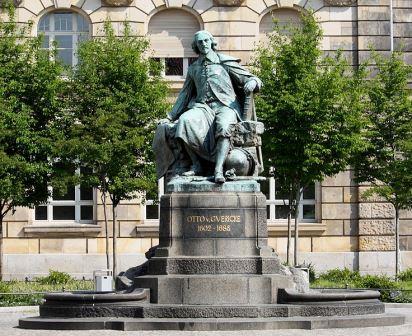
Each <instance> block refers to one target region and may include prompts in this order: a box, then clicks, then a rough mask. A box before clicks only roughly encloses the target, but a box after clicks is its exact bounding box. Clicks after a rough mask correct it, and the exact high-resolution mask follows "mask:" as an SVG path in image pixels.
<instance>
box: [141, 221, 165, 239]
mask: <svg viewBox="0 0 412 336" xmlns="http://www.w3.org/2000/svg"><path fill="white" fill-rule="evenodd" d="M136 237H139V238H158V237H159V220H158V219H145V220H143V221H142V224H141V225H137V226H136Z"/></svg>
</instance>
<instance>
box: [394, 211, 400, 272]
mask: <svg viewBox="0 0 412 336" xmlns="http://www.w3.org/2000/svg"><path fill="white" fill-rule="evenodd" d="M400 271H401V253H400V249H399V209H398V208H397V207H395V279H396V280H398V276H399V272H400Z"/></svg>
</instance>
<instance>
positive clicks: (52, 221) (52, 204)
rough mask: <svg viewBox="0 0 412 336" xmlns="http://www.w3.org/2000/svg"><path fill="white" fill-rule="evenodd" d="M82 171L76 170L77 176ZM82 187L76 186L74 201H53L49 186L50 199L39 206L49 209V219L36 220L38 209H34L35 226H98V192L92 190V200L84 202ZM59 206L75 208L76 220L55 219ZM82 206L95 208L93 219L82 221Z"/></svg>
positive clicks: (51, 190) (51, 189)
mask: <svg viewBox="0 0 412 336" xmlns="http://www.w3.org/2000/svg"><path fill="white" fill-rule="evenodd" d="M79 173H80V170H79V169H76V174H79ZM80 188H81V185H80V184H77V185H75V186H74V200H53V188H52V187H51V186H48V190H49V195H50V196H49V198H48V200H47V203H44V204H41V205H39V206H46V207H47V219H36V207H37V206H36V207H34V209H33V222H34V223H35V224H49V225H51V224H96V217H97V214H96V205H97V192H96V189H95V188H92V199H91V200H82V199H81V189H80ZM57 206H74V214H75V216H74V220H70V219H53V207H57ZM82 206H92V208H93V218H92V219H87V220H82V219H81V207H82Z"/></svg>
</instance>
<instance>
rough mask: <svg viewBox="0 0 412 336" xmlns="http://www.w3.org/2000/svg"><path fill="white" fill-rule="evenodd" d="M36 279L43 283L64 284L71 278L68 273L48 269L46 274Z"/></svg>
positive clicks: (71, 279)
mask: <svg viewBox="0 0 412 336" xmlns="http://www.w3.org/2000/svg"><path fill="white" fill-rule="evenodd" d="M36 281H37V282H38V283H40V284H43V285H65V284H67V283H68V282H69V281H73V278H72V277H71V276H70V274H69V273H65V272H59V271H54V270H49V275H48V276H45V277H39V278H36Z"/></svg>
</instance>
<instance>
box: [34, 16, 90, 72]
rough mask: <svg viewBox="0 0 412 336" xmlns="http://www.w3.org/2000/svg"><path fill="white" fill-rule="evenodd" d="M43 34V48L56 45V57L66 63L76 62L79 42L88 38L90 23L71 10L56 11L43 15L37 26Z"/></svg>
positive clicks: (73, 63)
mask: <svg viewBox="0 0 412 336" xmlns="http://www.w3.org/2000/svg"><path fill="white" fill-rule="evenodd" d="M37 31H38V33H39V34H40V33H42V34H44V42H43V46H44V48H50V47H51V46H52V45H53V43H56V45H57V56H58V58H59V59H60V60H61V61H62V62H63V63H64V64H67V65H70V66H73V65H76V64H77V58H76V52H77V45H78V43H79V42H81V41H83V40H85V39H88V38H89V32H90V23H89V21H88V20H87V19H86V18H85V17H84V16H83V15H80V14H78V13H75V12H72V11H58V12H52V13H48V14H46V15H44V16H43V17H42V18H41V19H40V21H39V24H38V27H37Z"/></svg>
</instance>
